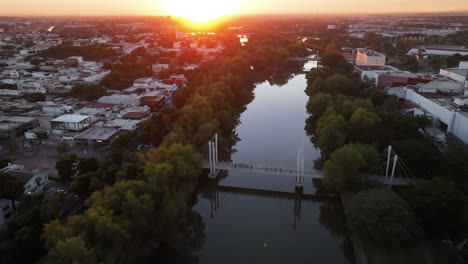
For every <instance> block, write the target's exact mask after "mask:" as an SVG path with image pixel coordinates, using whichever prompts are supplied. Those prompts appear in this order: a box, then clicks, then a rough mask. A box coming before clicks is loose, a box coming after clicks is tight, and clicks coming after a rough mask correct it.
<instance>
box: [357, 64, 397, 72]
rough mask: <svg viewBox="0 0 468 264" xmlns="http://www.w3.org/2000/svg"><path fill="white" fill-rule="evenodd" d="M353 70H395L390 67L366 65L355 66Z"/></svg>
mask: <svg viewBox="0 0 468 264" xmlns="http://www.w3.org/2000/svg"><path fill="white" fill-rule="evenodd" d="M354 68H356V69H359V70H360V71H396V70H397V69H396V68H394V67H392V66H388V65H385V66H366V65H355V66H354Z"/></svg>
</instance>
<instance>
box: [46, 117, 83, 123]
mask: <svg viewBox="0 0 468 264" xmlns="http://www.w3.org/2000/svg"><path fill="white" fill-rule="evenodd" d="M88 118H90V117H89V116H87V115H62V116H59V117H57V118H55V119H52V120H51V121H52V122H64V123H79V122H82V121H84V120H86V119H88Z"/></svg>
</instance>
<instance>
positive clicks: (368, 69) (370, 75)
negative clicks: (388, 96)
mask: <svg viewBox="0 0 468 264" xmlns="http://www.w3.org/2000/svg"><path fill="white" fill-rule="evenodd" d="M354 71H355V72H357V73H359V75H360V76H361V79H362V80H371V81H373V82H374V83H375V84H376V85H377V80H378V77H379V74H380V73H389V72H398V71H399V70H398V69H397V68H395V67H393V66H390V65H384V66H365V65H355V66H354Z"/></svg>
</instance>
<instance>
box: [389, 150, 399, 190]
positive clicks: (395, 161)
mask: <svg viewBox="0 0 468 264" xmlns="http://www.w3.org/2000/svg"><path fill="white" fill-rule="evenodd" d="M397 161H398V155H395V156H394V157H393V168H392V175H391V176H390V182H389V184H388V188H392V185H393V176H394V175H395V168H396V165H397Z"/></svg>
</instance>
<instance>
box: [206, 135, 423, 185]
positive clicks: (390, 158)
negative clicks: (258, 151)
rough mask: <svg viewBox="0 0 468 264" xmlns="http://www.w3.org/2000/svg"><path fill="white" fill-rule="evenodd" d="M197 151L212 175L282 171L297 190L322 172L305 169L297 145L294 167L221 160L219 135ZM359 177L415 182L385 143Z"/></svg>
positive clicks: (321, 174)
mask: <svg viewBox="0 0 468 264" xmlns="http://www.w3.org/2000/svg"><path fill="white" fill-rule="evenodd" d="M200 152H201V153H202V154H203V156H204V157H207V159H205V160H204V162H203V167H204V168H206V169H209V170H210V172H209V177H210V178H212V179H215V178H216V177H217V176H218V173H219V171H220V170H227V171H246V172H253V173H261V174H267V175H281V176H284V177H295V178H296V185H295V189H296V191H302V186H303V184H304V179H306V178H307V179H323V178H324V174H323V171H321V170H304V154H303V153H304V149H303V146H300V147H299V148H298V152H297V162H296V168H284V167H268V166H262V165H258V164H245V163H233V162H227V161H222V160H223V159H222V158H220V157H219V151H218V136H217V135H215V137H214V138H213V139H212V140H210V141H209V142H208V144H207V147H206V148H205V147H204V148H202V149H200ZM361 177H362V180H371V181H377V182H381V183H383V184H386V185H388V186H389V187H392V186H403V185H409V184H411V183H413V182H414V180H415V179H414V177H413V175H412V174H411V172H410V170H409V169H408V167H407V166H406V165H405V164H404V162H403V160H401V159H400V158H399V157H398V155H397V153H395V151H394V150H393V149H392V147H391V146H388V147H387V148H386V149H385V150H384V151H383V152H382V153H380V155H379V157H378V159H377V160H376V162H375V163H374V164H372V165H371V166H369V169H367V170H366V171H364V172H362V173H361Z"/></svg>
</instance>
